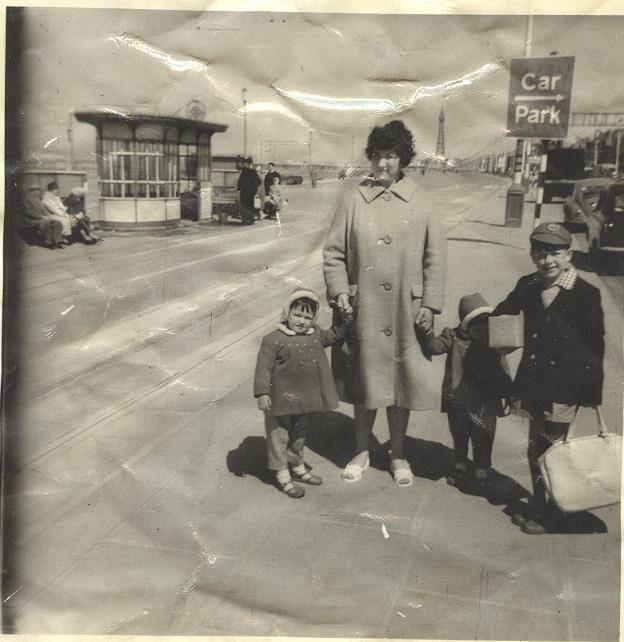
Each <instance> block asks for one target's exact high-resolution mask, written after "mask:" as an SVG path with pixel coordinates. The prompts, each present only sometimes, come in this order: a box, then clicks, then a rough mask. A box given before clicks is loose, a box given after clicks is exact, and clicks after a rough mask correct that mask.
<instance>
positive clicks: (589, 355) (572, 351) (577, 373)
mask: <svg viewBox="0 0 624 642" xmlns="http://www.w3.org/2000/svg"><path fill="white" fill-rule="evenodd" d="M541 291H542V286H541V281H540V278H539V275H538V274H530V275H527V276H523V277H522V278H521V279H520V280H519V281H518V283H517V284H516V287H515V288H514V289H513V291H512V292H511V293H510V294H509V296H508V297H507V298H506V299H505V300H504V301H503V302H502V303H500V304H499V305H498V306H497V307H496V309H495V310H494V312H493V314H495V315H496V314H519V313H520V312H523V313H524V351H523V354H522V359H521V361H520V365H519V367H518V372H517V374H516V379H515V384H516V389H517V393H518V395H519V396H520V398H521V399H522V400H523V402H524V405H525V407H527V409H529V411H531V410H535V411H550V410H551V407H552V404H553V403H560V404H569V405H580V406H596V405H599V404H600V403H601V400H602V381H603V370H602V361H603V356H604V316H603V311H602V306H601V303H600V291H599V290H598V288H596V287H594V286H593V285H590V284H589V283H587V281H584V280H583V279H582V278H581V277H579V276H577V277H576V280H575V281H574V285H573V286H572V287H571V288H570V289H565V288H561V289H560V290H559V292H558V294H557V296H556V297H555V299H554V300H553V302H552V303H551V304H550V305H549V306H548V307H546V308H545V307H544V304H543V303H542V299H541Z"/></svg>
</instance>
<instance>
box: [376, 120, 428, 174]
mask: <svg viewBox="0 0 624 642" xmlns="http://www.w3.org/2000/svg"><path fill="white" fill-rule="evenodd" d="M382 149H384V150H387V149H391V150H393V151H395V152H396V153H397V154H398V156H399V159H400V160H401V167H407V166H408V165H409V164H410V161H411V160H412V158H414V156H416V152H415V151H414V144H413V142H412V132H410V130H409V129H408V128H407V127H406V126H405V125H404V124H403V122H402V121H400V120H391V121H390V122H389V123H386V124H385V125H383V126H382V127H374V128H373V131H372V132H371V133H370V134H369V135H368V141H367V143H366V157H367V158H368V160H372V158H373V155H374V154H375V152H378V151H379V150H382Z"/></svg>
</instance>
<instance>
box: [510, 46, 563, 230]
mask: <svg viewBox="0 0 624 642" xmlns="http://www.w3.org/2000/svg"><path fill="white" fill-rule="evenodd" d="M510 71H511V76H510V82H509V102H508V106H507V136H511V137H513V138H517V139H522V138H541V139H548V138H565V137H566V136H567V135H568V125H569V122H570V102H571V95H572V76H573V74H574V57H573V56H551V57H549V58H513V59H512V60H511V67H510ZM542 165H543V163H542ZM540 170H541V167H540ZM543 171H545V168H544V170H541V171H540V174H542V172H543ZM542 179H543V175H542ZM510 190H512V188H510ZM512 191H513V190H512ZM512 196H513V195H512ZM507 197H508V200H509V198H510V195H509V193H508V195H507ZM542 198H543V189H538V196H537V199H536V201H535V214H536V221H538V220H539V212H540V207H541V204H542V200H541V199H542Z"/></svg>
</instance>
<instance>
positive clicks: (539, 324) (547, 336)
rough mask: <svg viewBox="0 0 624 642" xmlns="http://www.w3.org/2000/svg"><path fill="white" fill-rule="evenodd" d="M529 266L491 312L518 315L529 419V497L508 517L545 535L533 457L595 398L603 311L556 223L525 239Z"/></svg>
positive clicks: (519, 382)
mask: <svg viewBox="0 0 624 642" xmlns="http://www.w3.org/2000/svg"><path fill="white" fill-rule="evenodd" d="M530 242H531V258H532V259H533V263H534V264H535V267H536V268H537V271H536V272H534V273H533V274H529V275H527V276H523V277H522V278H521V279H520V280H519V281H518V283H517V284H516V287H515V288H514V289H513V291H512V292H511V293H510V294H509V296H508V297H507V298H506V299H505V300H504V301H503V302H502V303H500V304H499V305H498V306H497V307H496V309H495V310H494V312H493V315H501V314H513V315H516V314H519V313H520V312H523V313H524V352H523V355H522V359H521V361H520V365H519V367H518V372H517V375H516V379H515V386H516V394H517V396H518V397H519V399H520V401H521V403H522V407H523V409H524V410H526V412H527V413H528V414H529V416H530V418H531V419H530V424H529V446H528V453H527V454H528V460H529V466H530V469H531V479H532V481H533V501H532V502H531V504H530V506H529V510H528V512H526V513H520V512H518V513H514V515H513V518H512V519H513V521H514V523H515V524H517V525H518V526H520V527H521V528H522V530H523V531H524V532H525V533H530V534H541V533H544V532H545V528H544V521H545V512H546V495H545V489H544V484H543V481H542V478H541V475H540V470H539V465H538V458H539V457H540V455H542V454H543V453H544V452H546V450H547V449H548V448H549V447H550V446H551V445H552V444H553V443H554V442H555V441H558V440H561V439H565V437H566V435H567V433H568V429H569V427H570V423H571V422H572V421H573V419H574V416H575V414H576V411H577V409H578V407H579V406H597V405H599V404H600V403H601V401H602V380H603V371H602V361H603V355H604V315H603V311H602V305H601V303H600V291H599V290H598V288H596V287H594V286H593V285H590V284H589V283H587V281H584V280H583V279H582V278H581V277H580V276H579V275H578V274H577V272H576V270H575V269H574V268H573V267H572V265H571V263H570V260H571V258H572V252H571V250H570V246H571V244H572V237H571V236H570V233H569V232H568V230H567V229H566V228H565V227H564V226H563V225H562V224H561V223H543V224H541V225H539V226H538V227H536V228H535V229H534V230H533V233H532V234H531V236H530Z"/></svg>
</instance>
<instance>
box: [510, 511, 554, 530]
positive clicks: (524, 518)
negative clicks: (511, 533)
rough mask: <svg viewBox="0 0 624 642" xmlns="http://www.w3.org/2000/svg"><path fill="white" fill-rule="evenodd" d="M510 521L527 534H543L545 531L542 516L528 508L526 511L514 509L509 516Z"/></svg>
mask: <svg viewBox="0 0 624 642" xmlns="http://www.w3.org/2000/svg"><path fill="white" fill-rule="evenodd" d="M511 521H512V523H513V524H515V525H516V526H519V527H520V530H521V531H522V532H523V533H526V534H527V535H543V534H544V533H545V532H546V527H545V526H544V524H543V521H544V519H543V516H542V515H541V514H538V513H534V512H531V511H530V510H528V512H524V511H521V510H515V511H514V512H513V514H512V516H511Z"/></svg>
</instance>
